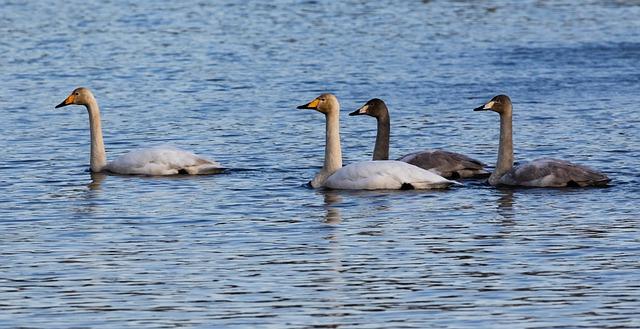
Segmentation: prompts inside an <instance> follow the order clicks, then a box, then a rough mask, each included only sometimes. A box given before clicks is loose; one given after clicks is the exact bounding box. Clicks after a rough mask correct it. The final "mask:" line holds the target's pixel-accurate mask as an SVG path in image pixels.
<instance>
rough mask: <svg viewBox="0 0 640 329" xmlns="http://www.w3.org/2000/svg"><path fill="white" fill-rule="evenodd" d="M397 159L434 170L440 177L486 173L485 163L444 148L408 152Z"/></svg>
mask: <svg viewBox="0 0 640 329" xmlns="http://www.w3.org/2000/svg"><path fill="white" fill-rule="evenodd" d="M398 161H404V162H407V163H410V164H412V165H414V166H418V167H420V168H423V169H427V170H431V171H434V172H436V173H437V174H438V175H440V176H442V177H453V178H458V177H460V178H468V177H474V176H481V175H488V174H489V172H488V171H486V170H484V166H485V164H484V163H482V162H480V161H478V160H476V159H473V158H470V157H468V156H466V155H464V154H460V153H455V152H449V151H445V150H424V151H418V152H413V153H409V154H407V155H405V156H403V157H401V158H399V159H398Z"/></svg>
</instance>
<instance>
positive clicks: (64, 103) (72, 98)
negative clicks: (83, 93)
mask: <svg viewBox="0 0 640 329" xmlns="http://www.w3.org/2000/svg"><path fill="white" fill-rule="evenodd" d="M75 100H76V96H75V95H74V94H71V95H69V97H67V98H65V100H63V101H62V103H60V104H58V105H56V108H59V107H63V106H67V105H71V104H73V101H75Z"/></svg>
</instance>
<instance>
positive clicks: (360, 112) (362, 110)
mask: <svg viewBox="0 0 640 329" xmlns="http://www.w3.org/2000/svg"><path fill="white" fill-rule="evenodd" d="M368 109H369V105H367V104H365V105H364V106H362V107H361V108H359V109H357V110H355V111H353V112H351V113H349V116H354V115H363V114H367V113H368V112H367V110H368Z"/></svg>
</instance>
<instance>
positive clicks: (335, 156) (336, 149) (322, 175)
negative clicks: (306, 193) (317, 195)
mask: <svg viewBox="0 0 640 329" xmlns="http://www.w3.org/2000/svg"><path fill="white" fill-rule="evenodd" d="M339 114H340V111H334V112H331V113H328V114H326V119H327V127H326V130H327V132H326V141H325V143H326V146H325V149H324V165H323V166H322V169H321V170H320V172H318V173H317V174H316V176H315V177H314V178H313V180H312V181H311V186H313V187H320V186H323V184H324V182H325V181H326V180H327V178H328V177H329V176H331V175H332V174H333V173H334V172H336V171H338V169H340V168H342V149H341V147H340V116H339Z"/></svg>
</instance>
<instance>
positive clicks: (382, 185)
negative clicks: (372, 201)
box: [324, 160, 452, 190]
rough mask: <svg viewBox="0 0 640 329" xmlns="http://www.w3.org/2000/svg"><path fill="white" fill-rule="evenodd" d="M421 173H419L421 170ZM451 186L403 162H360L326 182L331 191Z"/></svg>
mask: <svg viewBox="0 0 640 329" xmlns="http://www.w3.org/2000/svg"><path fill="white" fill-rule="evenodd" d="M419 169H420V170H419ZM451 184H452V181H450V180H448V179H445V178H444V177H441V176H439V175H437V174H435V173H433V172H431V171H428V170H424V169H421V168H418V167H416V166H414V165H411V164H408V163H406V162H402V161H393V160H383V161H361V162H356V163H352V164H349V165H347V166H345V167H342V168H341V169H340V170H338V171H336V172H335V173H334V174H333V175H331V176H329V177H328V178H327V180H326V181H325V184H324V186H326V187H328V188H332V189H357V190H376V189H389V190H400V189H431V188H443V187H447V186H449V185H451Z"/></svg>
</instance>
